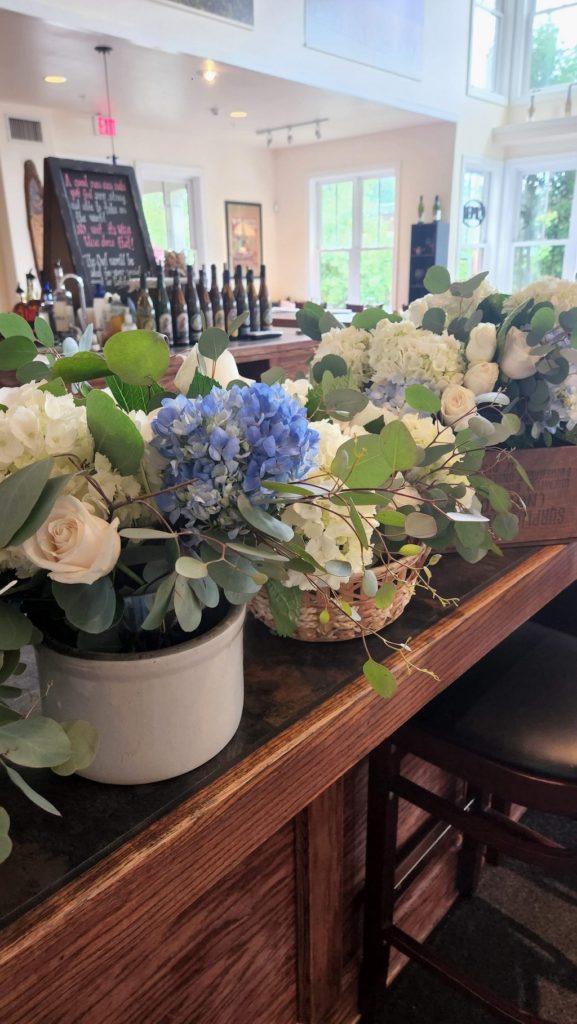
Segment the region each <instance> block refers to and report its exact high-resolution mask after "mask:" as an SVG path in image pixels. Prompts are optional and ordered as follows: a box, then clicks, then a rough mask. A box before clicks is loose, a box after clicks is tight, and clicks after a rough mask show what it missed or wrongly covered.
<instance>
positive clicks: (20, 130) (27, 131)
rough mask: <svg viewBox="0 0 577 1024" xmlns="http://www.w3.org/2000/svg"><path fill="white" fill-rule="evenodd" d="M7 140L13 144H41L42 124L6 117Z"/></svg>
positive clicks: (22, 118)
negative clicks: (16, 142)
mask: <svg viewBox="0 0 577 1024" xmlns="http://www.w3.org/2000/svg"><path fill="white" fill-rule="evenodd" d="M8 138H9V139H11V140H12V141H14V142H15V141H19V142H42V122H41V121H31V120H29V119H28V118H24V117H8Z"/></svg>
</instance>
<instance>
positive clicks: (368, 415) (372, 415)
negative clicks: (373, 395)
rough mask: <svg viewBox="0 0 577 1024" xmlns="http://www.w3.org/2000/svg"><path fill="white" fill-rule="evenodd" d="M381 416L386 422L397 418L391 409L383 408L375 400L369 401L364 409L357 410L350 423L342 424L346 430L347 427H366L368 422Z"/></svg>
mask: <svg viewBox="0 0 577 1024" xmlns="http://www.w3.org/2000/svg"><path fill="white" fill-rule="evenodd" d="M381 416H382V418H383V420H384V422H385V423H391V422H392V420H395V419H396V418H397V417H396V416H395V414H394V412H391V410H390V409H385V408H381V407H380V406H378V405H375V403H374V402H367V404H366V405H365V408H364V409H361V411H360V412H356V413H355V415H354V416H353V417H352V418H351V419H350V420H349V422H348V423H344V424H342V428H343V430H345V429H346V428H347V427H365V426H366V425H367V423H372V422H373V420H378V419H380V417H381Z"/></svg>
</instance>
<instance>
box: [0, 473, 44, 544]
mask: <svg viewBox="0 0 577 1024" xmlns="http://www.w3.org/2000/svg"><path fill="white" fill-rule="evenodd" d="M53 466H54V460H53V459H42V460H41V461H40V462H33V463H32V465H30V466H25V467H24V468H23V469H18V470H16V472H15V473H11V474H10V476H7V477H5V478H4V480H2V481H0V508H1V509H2V515H1V516H0V549H2V548H4V547H7V546H8V544H9V543H10V541H11V539H12V537H13V536H14V534H15V533H16V531H17V530H19V529H20V527H21V526H22V524H23V523H25V522H26V519H27V518H28V516H29V515H30V513H31V512H32V509H33V508H34V506H35V504H36V502H37V501H38V499H39V497H40V495H41V494H42V491H43V490H44V487H45V486H46V482H47V480H48V478H49V476H50V473H51V471H52V469H53Z"/></svg>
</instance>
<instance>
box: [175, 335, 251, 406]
mask: <svg viewBox="0 0 577 1024" xmlns="http://www.w3.org/2000/svg"><path fill="white" fill-rule="evenodd" d="M205 366H206V373H207V375H208V376H209V377H214V379H215V381H216V383H217V384H220V386H221V387H223V388H226V387H228V385H229V384H230V382H231V381H233V380H240V379H244V378H241V377H240V374H239V372H238V366H237V365H236V360H235V358H234V356H233V354H232V352H229V350H228V349H225V351H224V352H223V353H222V355H220V356H219V357H218V359H217V360H216V361H214V360H213V359H205ZM197 370H200V367H199V365H198V345H195V346H194V347H193V348H192V349H191V350H190V352H189V354H188V355H187V357H186V359H184V360H183V363H182V366H181V367H180V369H179V371H178V373H177V374H176V376H175V378H174V383H175V384H176V386H177V388H178V390H179V391H180V393H181V395H186V394H187V393H188V389H189V387H190V385H191V384H192V381H193V377H194V375H195V373H196V371H197ZM200 372H201V373H202V370H200Z"/></svg>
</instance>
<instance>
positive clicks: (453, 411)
mask: <svg viewBox="0 0 577 1024" xmlns="http://www.w3.org/2000/svg"><path fill="white" fill-rule="evenodd" d="M441 415H442V417H443V422H444V423H446V424H447V425H448V426H450V427H454V428H455V430H464V429H465V427H467V426H468V425H469V420H470V419H471V418H472V417H473V416H476V415H477V406H476V404H475V394H474V392H473V391H471V389H470V388H464V387H462V385H461V384H449V386H448V387H447V388H445V390H444V391H443V394H442V395H441Z"/></svg>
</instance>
